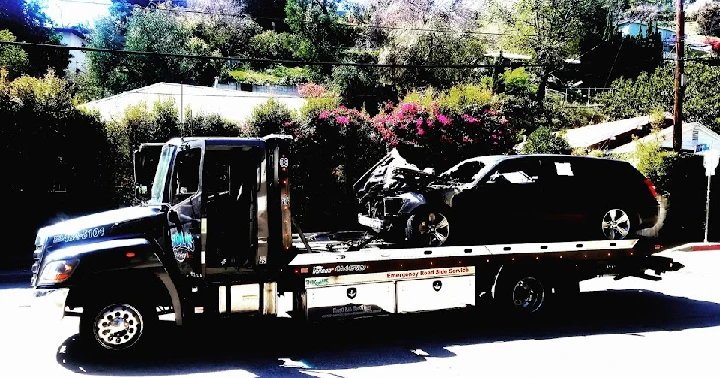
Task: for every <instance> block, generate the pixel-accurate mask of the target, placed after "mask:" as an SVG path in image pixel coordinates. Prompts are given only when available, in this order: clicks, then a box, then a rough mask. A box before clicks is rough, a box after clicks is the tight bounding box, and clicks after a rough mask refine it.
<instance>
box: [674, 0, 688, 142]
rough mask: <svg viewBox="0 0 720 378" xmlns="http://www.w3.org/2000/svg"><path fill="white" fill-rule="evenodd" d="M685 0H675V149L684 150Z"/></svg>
mask: <svg viewBox="0 0 720 378" xmlns="http://www.w3.org/2000/svg"><path fill="white" fill-rule="evenodd" d="M684 3H685V1H684V0H676V2H675V24H676V31H675V106H674V107H673V150H675V151H677V152H680V151H682V104H683V96H684V93H685V88H684V84H685V83H683V76H684V71H685V11H684V9H683V8H684Z"/></svg>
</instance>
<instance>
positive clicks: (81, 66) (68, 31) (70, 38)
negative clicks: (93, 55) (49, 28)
mask: <svg viewBox="0 0 720 378" xmlns="http://www.w3.org/2000/svg"><path fill="white" fill-rule="evenodd" d="M55 31H56V32H58V33H60V35H62V40H61V42H60V43H62V44H63V45H66V46H71V47H85V35H84V34H83V33H81V32H80V31H78V30H77V29H73V28H55ZM85 61H86V54H85V52H84V51H81V50H71V51H70V63H69V64H68V67H67V71H68V72H71V73H77V72H85Z"/></svg>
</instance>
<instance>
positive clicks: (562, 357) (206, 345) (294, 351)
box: [0, 251, 720, 378]
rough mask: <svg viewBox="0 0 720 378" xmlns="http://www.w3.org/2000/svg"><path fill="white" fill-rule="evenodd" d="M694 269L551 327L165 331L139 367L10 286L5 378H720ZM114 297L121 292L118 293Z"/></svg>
mask: <svg viewBox="0 0 720 378" xmlns="http://www.w3.org/2000/svg"><path fill="white" fill-rule="evenodd" d="M666 255H671V256H672V257H673V258H675V259H676V260H678V261H680V262H682V263H683V264H685V265H686V267H685V269H683V270H681V271H679V272H671V273H668V274H666V275H665V276H664V279H663V281H660V282H652V281H645V280H641V279H633V278H629V279H624V280H620V281H613V280H612V279H606V278H598V279H595V280H591V281H588V282H585V283H583V284H582V286H581V289H582V291H583V293H581V295H580V296H579V297H578V298H577V299H576V300H575V301H573V302H572V303H570V304H569V305H568V306H564V307H562V308H558V309H556V310H555V311H554V312H553V313H552V314H551V315H552V316H550V317H548V318H547V319H542V320H540V321H538V322H536V323H533V324H529V325H523V326H518V325H516V324H506V323H505V322H502V321H501V319H497V318H494V317H486V316H484V315H483V314H482V312H480V313H477V312H453V313H441V314H434V315H413V316H403V317H394V318H388V319H375V320H365V321H355V322H352V323H345V324H343V323H337V324H326V325H321V326H314V327H311V328H309V329H307V330H305V331H303V332H301V331H298V330H297V329H296V328H294V327H293V325H292V324H290V322H289V321H278V322H273V323H267V324H255V323H250V324H247V323H242V322H228V321H225V322H215V323H214V324H212V325H211V326H210V327H207V328H203V329H197V330H178V329H177V328H176V327H174V326H173V325H172V324H171V323H168V324H166V325H164V327H165V329H164V331H165V332H166V333H165V336H164V338H163V339H162V340H159V341H160V346H159V347H157V348H155V350H153V351H151V352H149V353H148V355H147V356H145V357H144V358H140V359H134V360H124V361H119V362H109V361H96V360H93V359H91V358H89V357H88V356H87V355H86V354H85V353H84V351H83V349H82V346H81V345H79V343H78V342H77V341H76V337H77V336H76V330H77V318H66V319H65V320H63V321H60V322H49V321H47V320H44V319H43V318H42V316H40V315H38V314H35V313H33V312H32V311H31V310H30V308H29V307H27V303H28V300H29V298H28V294H29V290H28V289H27V285H25V284H3V285H2V286H0V303H1V305H0V306H2V309H3V311H2V313H1V314H0V334H1V335H3V336H4V337H3V338H2V341H0V361H2V376H3V377H25V376H28V377H63V376H70V375H76V374H78V373H79V374H87V375H93V376H158V377H165V376H170V375H191V376H192V377H204V376H208V377H209V376H212V377H234V378H235V377H284V376H289V377H308V376H310V377H359V376H363V377H367V376H370V377H426V376H427V377H446V376H469V377H470V376H472V377H480V376H492V377H497V376H522V377H528V376H532V377H539V376H552V377H561V376H567V377H595V376H598V377H607V376H612V377H626V376H633V377H642V376H647V377H665V376H667V377H701V376H707V377H717V376H720V368H718V367H717V360H718V357H720V290H719V289H720V276H719V275H718V274H717V273H716V272H717V270H718V269H719V268H720V252H714V251H713V252H685V253H682V252H677V253H671V254H666ZM108 289H109V290H112V288H108Z"/></svg>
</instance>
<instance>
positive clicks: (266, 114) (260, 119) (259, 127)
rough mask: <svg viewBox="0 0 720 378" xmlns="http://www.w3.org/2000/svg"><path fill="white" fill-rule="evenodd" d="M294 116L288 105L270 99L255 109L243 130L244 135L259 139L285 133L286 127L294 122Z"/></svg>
mask: <svg viewBox="0 0 720 378" xmlns="http://www.w3.org/2000/svg"><path fill="white" fill-rule="evenodd" d="M294 116H295V115H294V114H293V112H292V111H291V110H290V109H289V108H288V107H287V105H285V104H283V103H282V102H280V101H278V100H276V99H274V98H270V99H268V100H267V102H266V103H264V104H261V105H258V106H256V107H255V108H254V109H253V111H252V115H251V116H250V118H249V119H248V121H247V124H246V125H245V126H244V127H243V129H242V133H243V134H244V135H247V136H258V137H263V136H266V135H270V134H277V133H281V132H284V127H286V126H287V125H288V124H290V123H291V122H292V121H293V120H294V118H295V117H294Z"/></svg>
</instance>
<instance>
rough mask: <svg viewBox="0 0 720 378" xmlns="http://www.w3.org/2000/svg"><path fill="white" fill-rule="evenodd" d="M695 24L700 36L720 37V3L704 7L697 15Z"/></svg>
mask: <svg viewBox="0 0 720 378" xmlns="http://www.w3.org/2000/svg"><path fill="white" fill-rule="evenodd" d="M697 23H698V27H699V30H700V33H701V34H704V35H711V36H715V37H720V3H717V2H713V3H708V4H707V5H706V6H704V7H703V8H702V9H701V10H700V11H699V12H698V14H697Z"/></svg>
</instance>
